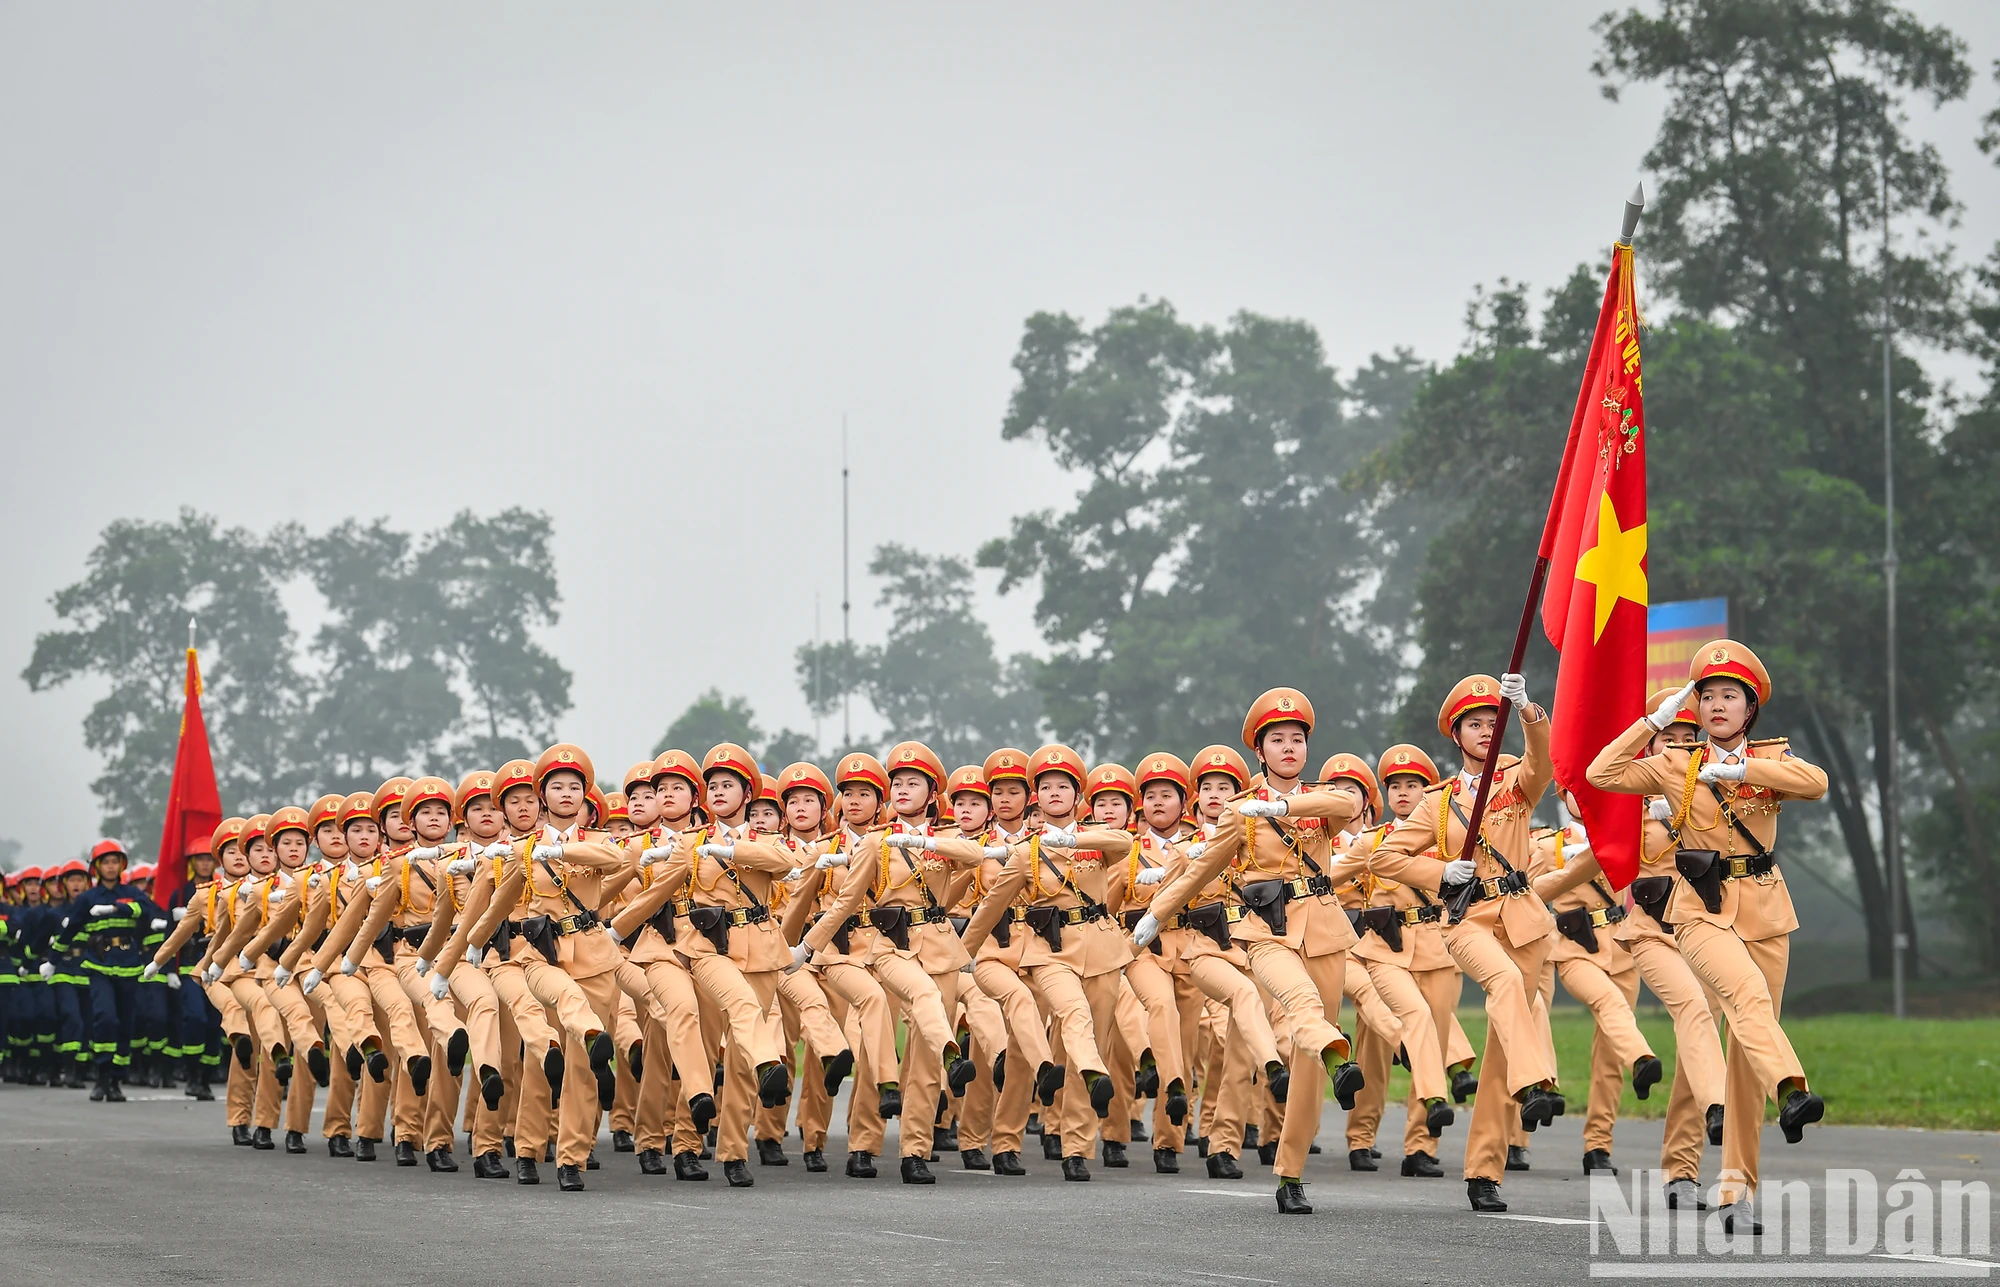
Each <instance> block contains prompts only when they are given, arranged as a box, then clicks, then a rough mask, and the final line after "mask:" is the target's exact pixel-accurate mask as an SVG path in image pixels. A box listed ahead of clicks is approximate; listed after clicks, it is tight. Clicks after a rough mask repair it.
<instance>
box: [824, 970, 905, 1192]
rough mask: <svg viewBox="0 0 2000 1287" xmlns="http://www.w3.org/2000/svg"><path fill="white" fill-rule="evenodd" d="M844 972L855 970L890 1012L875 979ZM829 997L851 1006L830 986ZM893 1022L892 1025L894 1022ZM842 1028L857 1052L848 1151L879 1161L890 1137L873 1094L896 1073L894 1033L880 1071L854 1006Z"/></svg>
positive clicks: (849, 1102) (862, 973)
mask: <svg viewBox="0 0 2000 1287" xmlns="http://www.w3.org/2000/svg"><path fill="white" fill-rule="evenodd" d="M845 968H846V969H850V970H853V972H854V974H855V975H858V976H859V977H860V978H861V979H862V980H864V981H865V982H866V983H867V986H868V988H870V989H872V990H873V992H874V994H875V995H877V996H880V997H881V998H882V1009H883V1012H884V1013H885V1014H886V1013H887V1012H888V1010H889V998H888V995H887V994H886V993H884V992H883V991H882V988H881V985H880V984H878V983H876V982H875V978H874V976H873V975H871V974H869V973H868V971H866V970H862V969H859V968H858V967H853V966H849V967H845ZM820 981H821V982H822V983H827V972H826V970H824V969H822V970H821V971H820ZM826 995H827V1000H828V1001H829V1002H830V1003H832V1004H835V1005H848V1002H847V1001H846V1000H845V999H844V998H843V997H842V996H841V995H840V993H839V991H838V989H836V988H835V987H833V986H832V985H831V984H828V986H827V993H826ZM891 1022H892V1023H893V1020H892V1021H891ZM843 1027H844V1029H845V1031H846V1033H847V1048H848V1049H850V1050H852V1051H853V1052H854V1091H853V1092H852V1093H851V1094H849V1095H848V1097H847V1147H848V1150H849V1151H850V1152H861V1153H868V1154H871V1155H874V1156H878V1157H879V1156H880V1155H881V1153H882V1146H883V1141H884V1140H885V1139H886V1138H887V1136H888V1127H887V1124H886V1123H884V1122H883V1120H882V1104H881V1101H880V1099H879V1097H878V1096H877V1095H876V1094H874V1093H873V1092H874V1091H875V1090H876V1088H877V1087H878V1086H880V1085H881V1083H882V1082H883V1081H885V1080H887V1078H888V1077H889V1076H890V1075H891V1074H893V1073H894V1072H895V1071H896V1064H895V1050H896V1046H895V1040H896V1035H895V1030H894V1028H893V1027H892V1028H891V1029H890V1033H889V1042H890V1044H889V1046H888V1051H889V1054H888V1055H887V1056H886V1058H887V1059H888V1062H886V1063H884V1064H881V1065H880V1066H879V1067H878V1066H877V1064H876V1063H875V1056H874V1055H873V1054H871V1053H870V1050H871V1047H872V1040H871V1038H870V1037H869V1036H868V1035H867V1032H866V1028H867V1024H866V1023H865V1022H864V1021H863V1020H862V1018H861V1016H860V1014H859V1013H858V1012H857V1011H856V1010H855V1008H854V1007H853V1006H851V1005H848V1011H847V1018H846V1021H845V1023H844V1025H843Z"/></svg>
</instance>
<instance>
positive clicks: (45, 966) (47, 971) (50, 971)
mask: <svg viewBox="0 0 2000 1287" xmlns="http://www.w3.org/2000/svg"><path fill="white" fill-rule="evenodd" d="M55 972H56V963H55V962H54V961H43V962H42V968H41V970H40V971H39V973H40V974H41V976H42V977H43V978H45V979H47V978H52V977H54V975H55Z"/></svg>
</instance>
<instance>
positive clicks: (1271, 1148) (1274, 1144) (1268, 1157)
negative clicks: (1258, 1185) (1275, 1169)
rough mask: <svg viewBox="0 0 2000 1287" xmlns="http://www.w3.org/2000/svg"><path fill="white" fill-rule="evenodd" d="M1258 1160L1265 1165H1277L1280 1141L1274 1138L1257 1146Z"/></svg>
mask: <svg viewBox="0 0 2000 1287" xmlns="http://www.w3.org/2000/svg"><path fill="white" fill-rule="evenodd" d="M1257 1160H1258V1161H1259V1162H1262V1163H1263V1164H1264V1165H1265V1166H1275V1165H1277V1162H1278V1141H1276V1140H1272V1141H1270V1142H1269V1143H1267V1144H1259V1145H1258V1146H1257Z"/></svg>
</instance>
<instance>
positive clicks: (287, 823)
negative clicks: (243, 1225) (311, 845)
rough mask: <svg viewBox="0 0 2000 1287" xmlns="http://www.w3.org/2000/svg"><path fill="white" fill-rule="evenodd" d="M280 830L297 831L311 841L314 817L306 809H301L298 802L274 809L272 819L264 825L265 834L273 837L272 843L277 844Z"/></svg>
mask: <svg viewBox="0 0 2000 1287" xmlns="http://www.w3.org/2000/svg"><path fill="white" fill-rule="evenodd" d="M280 831H296V832H298V833H299V834H300V835H302V836H304V837H305V838H306V839H307V840H308V841H310V840H311V839H312V818H311V816H310V815H308V814H307V813H306V811H305V810H304V809H301V808H300V807H299V806H297V805H296V804H288V805H286V806H285V807H284V808H282V809H274V810H272V812H271V821H270V822H269V823H267V824H266V825H265V827H264V834H265V835H267V836H269V837H270V838H271V843H272V844H277V843H278V833H279V832H280Z"/></svg>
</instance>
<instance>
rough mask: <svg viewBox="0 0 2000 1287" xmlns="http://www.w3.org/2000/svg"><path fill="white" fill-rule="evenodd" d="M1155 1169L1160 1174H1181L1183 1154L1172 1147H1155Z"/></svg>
mask: <svg viewBox="0 0 2000 1287" xmlns="http://www.w3.org/2000/svg"><path fill="white" fill-rule="evenodd" d="M1153 1171H1154V1173H1155V1174H1158V1175H1179V1174H1180V1173H1181V1155H1180V1154H1178V1153H1176V1152H1174V1151H1173V1150H1172V1149H1170V1148H1156V1149H1154V1150H1153Z"/></svg>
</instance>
